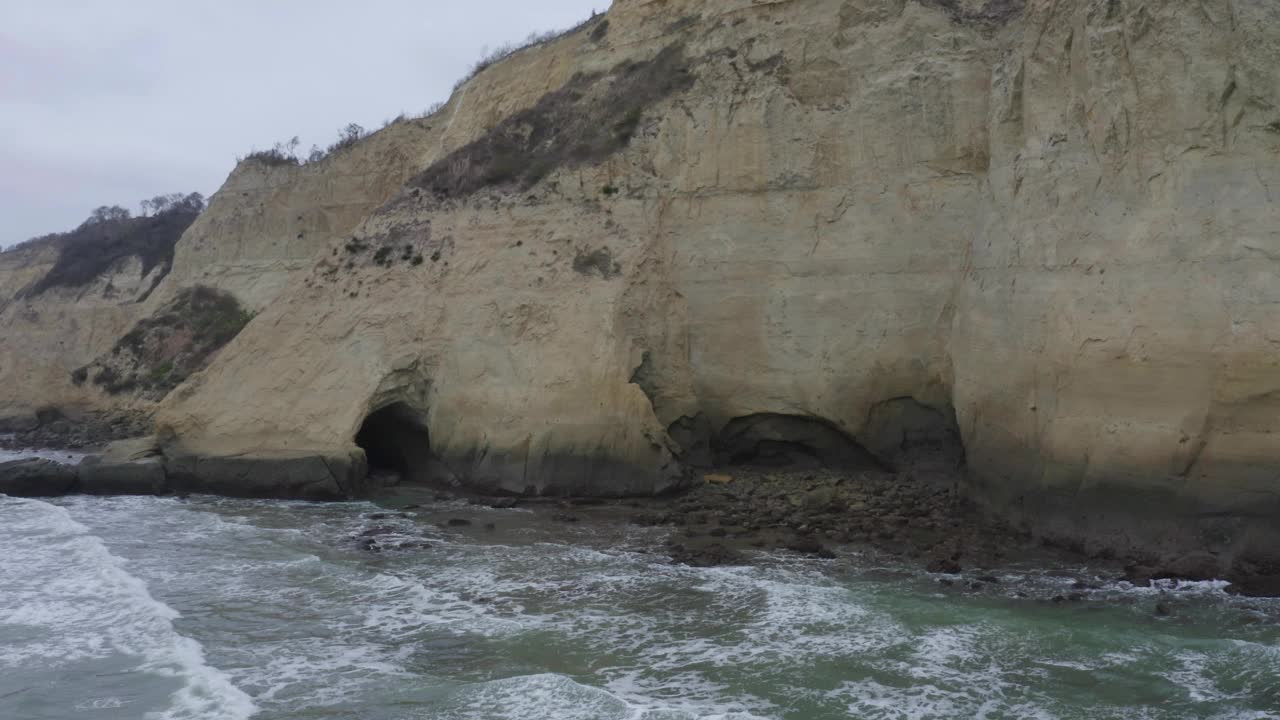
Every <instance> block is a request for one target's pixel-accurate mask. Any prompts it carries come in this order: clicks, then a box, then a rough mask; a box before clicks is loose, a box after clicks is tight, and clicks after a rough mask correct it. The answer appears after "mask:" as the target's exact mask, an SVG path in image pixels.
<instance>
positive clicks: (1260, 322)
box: [0, 0, 1280, 561]
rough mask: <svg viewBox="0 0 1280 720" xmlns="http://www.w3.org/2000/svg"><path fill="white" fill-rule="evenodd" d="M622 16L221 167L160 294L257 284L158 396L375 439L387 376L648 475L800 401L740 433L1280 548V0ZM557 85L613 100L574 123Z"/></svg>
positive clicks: (1001, 496) (1200, 540) (740, 6)
mask: <svg viewBox="0 0 1280 720" xmlns="http://www.w3.org/2000/svg"><path fill="white" fill-rule="evenodd" d="M605 21H607V26H606V25H604V24H603V22H601V23H594V24H591V25H589V26H588V27H586V28H584V30H583V31H582V32H579V33H575V34H571V35H569V36H567V37H564V38H562V39H559V40H557V41H555V42H553V43H550V44H548V45H545V46H541V47H537V48H533V49H530V50H527V51H523V52H520V53H517V54H516V55H515V56H513V57H512V58H510V59H508V60H506V61H504V62H502V63H499V64H497V65H495V66H493V67H491V68H489V69H487V70H485V71H484V72H482V73H480V74H479V75H478V76H477V77H475V78H474V79H472V80H470V81H469V82H468V83H466V84H465V85H463V86H462V87H461V89H460V90H459V92H458V93H457V94H456V95H455V96H454V97H453V99H452V100H451V101H450V103H449V104H448V105H447V106H446V107H445V108H444V109H443V110H442V111H441V112H440V113H438V114H437V115H434V116H432V117H430V118H426V119H424V120H419V121H412V122H409V123H403V124H397V125H394V126H392V128H389V129H388V130H387V131H384V132H383V133H379V134H378V135H376V136H374V137H373V138H371V139H369V140H366V141H365V142H364V143H361V144H360V145H357V146H356V147H355V148H352V149H351V150H349V151H347V153H349V154H340V155H338V156H335V157H334V158H331V159H329V160H326V161H325V162H324V163H321V164H319V165H317V166H308V167H305V168H284V169H278V170H252V169H250V168H241V169H240V170H238V171H237V173H235V174H233V176H232V178H231V179H230V180H229V182H228V185H227V186H226V188H224V189H223V191H221V192H220V193H219V194H218V195H217V196H215V198H213V200H212V201H211V204H210V210H209V211H208V212H207V213H206V215H205V216H203V217H202V218H201V219H200V220H199V221H197V223H196V225H195V226H193V227H192V229H191V231H189V233H188V235H187V236H186V237H184V239H183V241H182V242H181V243H180V244H179V246H178V248H177V254H176V260H175V266H174V269H173V271H172V272H171V273H170V275H169V277H167V278H166V279H165V282H164V283H163V284H162V286H161V287H160V288H159V289H158V290H157V293H156V295H157V298H159V299H157V300H154V301H152V302H161V301H162V300H163V299H164V298H165V297H172V296H173V294H174V293H176V292H178V291H179V289H180V288H182V287H189V286H191V285H193V284H209V285H211V286H214V287H218V288H221V289H225V290H229V291H231V292H232V293H233V294H235V295H236V296H237V297H238V298H239V299H240V300H241V302H243V303H244V304H246V306H248V307H250V308H251V309H253V310H256V311H260V312H259V314H258V315H257V316H256V317H255V319H254V320H253V321H252V322H251V323H250V324H249V325H248V327H247V328H246V329H245V330H244V331H243V332H242V333H241V334H240V335H239V336H237V337H236V338H235V340H233V341H232V342H231V343H230V344H229V345H227V346H226V348H225V349H224V350H223V351H222V352H221V353H220V354H219V355H218V357H217V358H216V360H215V361H214V362H213V364H212V365H211V366H210V367H209V368H208V369H207V370H205V371H204V372H202V373H199V374H197V375H196V376H194V377H193V378H192V379H190V380H189V381H188V382H186V383H185V384H184V385H182V386H181V387H180V388H178V390H176V391H175V392H174V393H172V394H170V395H169V396H168V397H167V398H166V399H165V401H164V403H163V406H162V408H161V411H160V413H159V416H158V418H159V424H160V429H161V431H162V433H163V437H164V438H165V451H166V453H167V455H169V456H170V457H174V458H177V457H191V458H197V459H198V458H231V457H238V456H248V457H262V458H271V457H277V456H279V455H281V454H283V456H286V457H290V458H298V457H304V458H305V457H324V458H330V457H338V458H343V457H349V456H350V457H357V458H358V457H359V456H360V450H359V448H357V446H356V445H355V439H356V436H357V434H358V432H359V430H360V428H361V427H362V426H363V425H364V424H365V421H366V419H367V418H369V417H370V416H371V415H373V414H375V413H376V412H378V411H379V410H382V409H384V408H387V407H389V406H392V405H396V404H399V405H403V406H404V407H406V408H408V410H409V411H410V412H411V413H412V414H413V415H414V416H415V417H417V418H419V419H420V420H421V424H422V425H423V426H424V428H425V433H426V436H428V437H429V454H430V457H431V458H432V459H433V462H435V461H438V462H439V463H441V464H442V466H443V468H444V471H445V472H447V473H448V475H449V476H450V477H451V478H452V479H453V480H454V481H456V482H459V483H464V484H468V485H472V486H475V487H478V488H483V489H485V490H490V491H496V492H508V493H520V494H548V493H591V494H615V495H618V494H635V493H652V492H660V491H662V490H665V489H669V488H672V487H675V486H677V485H678V484H679V482H680V479H681V477H682V473H683V470H684V466H685V465H686V464H688V463H694V464H696V463H697V462H705V461H709V460H711V459H713V458H714V455H715V453H716V451H717V449H723V447H724V445H723V444H721V445H717V444H716V441H717V438H720V439H721V440H723V438H725V437H729V436H735V435H736V433H737V430H738V429H740V428H742V427H744V425H750V424H751V421H750V419H751V418H761V417H785V418H805V419H811V420H813V421H815V422H819V423H821V424H822V427H824V428H827V429H829V430H830V431H831V433H833V435H832V436H825V435H824V436H823V438H820V439H816V437H817V436H814V437H811V438H809V439H808V440H805V439H804V438H800V437H799V436H798V435H797V433H794V432H788V433H783V434H782V435H779V434H778V432H773V434H774V435H777V436H778V437H762V438H756V439H755V440H753V441H752V442H754V443H755V444H756V445H759V442H758V441H767V442H774V443H783V444H787V443H790V444H792V445H794V444H796V443H799V444H800V445H804V443H806V442H808V443H809V444H810V445H813V444H814V443H817V444H819V445H822V446H824V447H835V446H837V445H841V443H844V442H846V441H847V443H848V447H850V448H861V449H864V450H866V451H867V453H868V454H869V455H870V456H873V457H874V458H876V459H877V460H878V461H881V462H886V463H888V464H891V465H899V464H902V463H912V464H915V463H919V462H920V461H921V459H922V455H923V456H925V457H924V460H927V461H929V462H932V463H933V464H932V465H929V467H954V466H955V465H957V464H959V463H960V462H962V461H963V462H967V467H968V472H969V474H970V477H971V479H972V483H971V488H970V490H971V493H972V494H973V496H974V497H975V498H977V499H979V500H981V501H983V502H985V503H987V504H988V505H989V507H991V508H992V509H993V510H995V511H997V512H999V513H1001V514H1003V515H1005V516H1008V517H1011V518H1013V519H1015V520H1018V521H1020V522H1021V523H1023V524H1024V525H1025V526H1026V527H1028V528H1029V529H1032V530H1033V531H1035V532H1038V533H1041V534H1044V535H1048V536H1053V537H1058V538H1061V539H1064V540H1068V541H1072V542H1081V543H1086V544H1093V545H1095V546H1097V547H1099V548H1102V547H1110V548H1121V549H1142V548H1157V547H1158V548H1159V549H1160V550H1161V551H1162V553H1163V552H1166V551H1170V550H1171V549H1172V548H1188V549H1193V550H1197V551H1206V552H1211V553H1214V554H1215V556H1218V557H1223V558H1227V560H1228V561H1229V560H1230V559H1231V558H1235V557H1246V556H1249V555H1251V554H1259V553H1261V554H1264V555H1265V554H1267V553H1272V554H1275V553H1277V552H1280V551H1277V550H1275V548H1280V543H1276V542H1273V540H1275V539H1276V538H1274V533H1275V531H1274V530H1272V529H1271V528H1273V527H1277V522H1276V521H1277V518H1280V485H1277V481H1276V479H1275V472H1274V468H1275V467H1277V460H1280V457H1278V455H1280V453H1277V451H1276V449H1275V448H1276V445H1275V443H1273V442H1271V439H1272V437H1273V433H1274V432H1275V430H1276V427H1277V421H1276V418H1277V417H1280V414H1277V412H1276V411H1277V410H1280V408H1278V407H1276V403H1277V400H1276V398H1277V397H1280V395H1277V388H1278V387H1280V367H1278V366H1277V362H1276V360H1275V357H1274V356H1275V353H1274V350H1275V347H1276V343H1277V342H1280V327H1278V326H1277V325H1276V323H1277V322H1280V321H1278V320H1277V319H1276V318H1278V317H1280V314H1277V313H1275V312H1273V310H1274V309H1275V306H1276V303H1277V300H1280V283H1278V282H1277V277H1276V274H1277V270H1278V269H1280V265H1278V263H1277V260H1278V259H1280V209H1278V208H1280V205H1277V203H1276V200H1277V198H1276V196H1275V193H1276V192H1280V189H1278V188H1280V112H1278V111H1277V110H1276V108H1277V107H1280V6H1277V5H1276V4H1275V3H1272V2H1267V1H1266V0H1206V2H1199V3H1194V4H1192V3H1150V2H1148V3H1140V2H1130V1H1127V0H1028V1H1027V2H1025V3H1023V2H1016V1H1013V0H928V1H923V0H772V1H768V0H665V1H660V0H619V1H618V2H616V3H615V6H614V7H613V9H612V10H611V11H610V13H609V15H608V17H607V18H606V19H605ZM601 28H603V30H602V29H601ZM653 68H659V69H660V70H661V72H653V71H652V70H653ZM627 83H633V84H635V87H636V88H638V89H639V90H642V92H639V91H638V92H632V93H626V94H625V96H626V97H627V98H632V99H634V98H639V99H641V100H643V102H638V103H637V105H636V107H634V108H633V107H627V108H625V112H622V110H623V108H621V107H615V106H610V107H608V108H603V109H602V107H601V105H600V104H601V103H606V102H615V103H616V102H618V98H619V97H621V95H620V94H619V93H618V92H616V90H617V89H618V88H620V87H622V88H629V87H632V86H629V85H627ZM549 97H550V98H553V99H556V100H557V102H556V103H550V102H544V100H546V99H547V98H549ZM611 99H612V100H611ZM566 104H567V105H566ZM566 106H571V107H574V108H578V109H580V110H581V111H582V113H584V114H583V115H582V116H583V117H590V118H593V119H596V120H597V121H598V122H597V123H596V125H599V127H593V128H592V129H591V131H590V132H587V131H581V132H576V133H557V132H556V131H557V128H561V127H563V125H564V123H558V122H551V121H552V120H555V119H556V118H555V117H553V116H554V113H555V112H557V111H556V110H555V108H561V109H562V108H563V107H566ZM614 110H618V112H614ZM579 145H581V147H579ZM526 160H527V161H529V162H528V163H527V164H521V163H522V162H523V161H526ZM0 280H3V275H2V274H0ZM87 360H88V358H86V359H85V360H83V361H82V362H87ZM953 419H954V422H953ZM774 430H776V428H774ZM726 431H727V432H726ZM771 432H772V430H771ZM757 434H759V433H757ZM766 435H767V433H766ZM783 435H785V437H783ZM832 437H834V438H837V439H839V442H836V440H833V439H831V438H832ZM793 449H794V448H793ZM352 453H355V455H351V454H352ZM219 462H221V461H219ZM210 467H212V466H210ZM219 467H221V466H219ZM228 468H229V469H228ZM224 470H225V471H224ZM241 470H242V468H241V469H237V468H231V466H227V468H224V469H222V470H218V472H217V473H215V474H217V475H218V477H219V478H220V479H219V480H218V482H216V483H214V485H213V487H214V488H215V489H221V488H224V487H231V486H234V485H236V483H239V482H241V481H242V480H243V478H244V477H245V476H244V475H243V474H242V473H241ZM198 474H199V473H194V474H193V476H194V475H198ZM302 476H306V477H310V476H309V475H307V473H302ZM302 476H299V477H300V478H301V477H302ZM334 476H335V477H336V476H342V473H337V474H336V475H334ZM317 477H318V475H317ZM310 482H311V481H310V480H304V479H300V480H299V483H300V485H299V487H304V486H309V483H310ZM321 482H328V481H324V480H323V478H321ZM339 484H340V483H339ZM1268 548H1271V549H1270V550H1268Z"/></svg>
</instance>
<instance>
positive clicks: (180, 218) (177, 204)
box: [25, 193, 204, 297]
mask: <svg viewBox="0 0 1280 720" xmlns="http://www.w3.org/2000/svg"><path fill="white" fill-rule="evenodd" d="M159 199H166V200H171V202H166V204H165V205H164V207H163V208H162V209H161V210H160V211H159V212H155V213H154V214H152V215H150V216H145V217H136V218H135V217H130V215H129V211H128V210H125V209H124V208H121V207H118V206H117V207H102V208H98V209H97V210H95V211H94V212H93V214H92V215H91V216H90V217H89V219H87V220H85V221H84V223H82V224H81V225H80V227H78V228H76V229H75V230H72V231H71V232H69V233H63V234H62V235H60V236H58V238H57V240H56V242H57V243H58V244H59V245H60V250H59V253H58V259H57V261H56V262H55V263H54V265H53V267H51V268H49V272H48V273H46V274H45V276H44V277H43V278H41V279H40V280H39V281H38V282H36V284H35V285H32V286H31V287H30V289H29V290H27V291H26V292H25V295H26V296H27V297H35V296H37V295H40V294H41V293H43V292H45V291H46V290H49V289H50V288H55V287H69V288H75V287H83V286H85V285H88V284H89V283H91V282H93V281H94V279H96V278H97V277H98V276H99V275H102V274H103V273H104V272H106V271H108V270H110V269H111V267H112V266H114V265H115V264H116V263H117V262H119V261H120V260H123V259H125V258H127V257H132V256H136V257H137V258H139V259H140V260H141V261H142V273H143V274H144V275H145V274H147V273H150V272H151V271H152V270H153V269H154V268H156V267H161V266H162V267H163V270H162V272H161V273H160V274H159V275H157V276H156V277H155V278H153V280H152V285H151V287H152V288H154V287H155V286H156V284H158V283H159V282H160V279H161V278H163V277H164V276H165V275H166V274H168V272H169V269H170V268H171V267H172V265H173V248H174V246H175V245H177V243H178V239H179V238H181V237H182V233H184V232H186V231H187V228H188V227H191V223H193V222H195V220H196V218H197V217H198V216H199V215H200V213H201V212H202V211H203V210H204V197H203V196H202V195H200V193H191V194H189V195H181V196H160V198H157V200H159ZM147 202H148V205H144V208H149V207H151V205H150V203H152V202H154V201H147Z"/></svg>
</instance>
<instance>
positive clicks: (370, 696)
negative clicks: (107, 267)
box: [0, 496, 1280, 720]
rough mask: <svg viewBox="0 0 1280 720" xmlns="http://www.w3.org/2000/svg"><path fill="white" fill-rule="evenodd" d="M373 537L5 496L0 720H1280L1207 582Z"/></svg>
mask: <svg viewBox="0 0 1280 720" xmlns="http://www.w3.org/2000/svg"><path fill="white" fill-rule="evenodd" d="M382 513H385V510H384V509H382V508H379V507H377V506H375V505H372V504H366V503H349V504H337V505H313V504H306V503H290V502H260V501H240V500H228V499H219V498H204V497H193V498H188V499H185V500H180V499H172V498H102V499H95V498H67V499H63V500H58V501H54V502H43V501H37V500H22V499H14V498H7V497H3V496H0V718H4V719H5V720H27V719H32V720H34V719H37V718H50V719H53V718H57V719H59V720H65V719H66V718H93V719H95V720H98V719H102V720H113V719H124V718H128V719H131V720H136V719H139V718H155V719H173V720H204V719H214V718H216V719H219V720H244V719H247V718H256V719H261V720H269V719H270V720H284V719H286V718H287V719H302V718H306V719H309V720H316V719H321V718H324V719H329V718H334V719H336V718H343V719H351V720H356V719H359V720H391V719H393V718H394V719H401V718H403V719H405V720H408V719H410V718H413V719H422V720H429V719H438V720H446V719H448V720H465V719H476V720H480V719H486V720H488V719H498V718H510V719H512V720H538V719H543V718H545V719H547V720H622V719H628V720H685V719H692V718H706V719H711V718H717V719H724V720H731V719H732V720H745V719H749V718H795V719H801V718H868V719H880V718H884V719H887V718H993V719H994V718H1018V719H1022V718H1080V719H1082V720H1083V719H1086V718H1087V719H1089V720H1094V719H1101V718H1116V719H1121V718H1123V719H1126V720H1128V719H1131V718H1223V719H1224V720H1226V719H1231V720H1236V719H1240V718H1280V603H1277V602H1276V601H1272V600H1263V601H1259V600H1244V599H1237V598H1232V597H1230V596H1228V595H1226V594H1225V593H1224V592H1223V591H1222V589H1221V587H1220V586H1219V585H1216V584H1213V583H1200V584H1188V585H1182V586H1176V585H1168V586H1165V587H1163V588H1160V589H1133V588H1129V587H1128V586H1126V585H1124V584H1114V583H1110V584H1103V586H1102V587H1101V588H1100V589H1097V590H1091V591H1087V592H1086V594H1087V595H1088V597H1087V599H1085V600H1083V601H1078V602H1072V601H1058V602H1054V601H1053V600H1052V598H1053V597H1055V596H1058V595H1065V594H1068V593H1070V592H1073V591H1072V590H1071V588H1070V585H1071V583H1072V582H1074V580H1072V579H1071V578H1066V577H1059V576H1058V575H1057V574H1056V573H1052V572H1048V570H1047V569H1045V568H1036V567H1008V568H1001V569H999V570H998V571H997V573H998V574H999V576H1000V578H1001V582H1000V583H999V584H998V585H985V586H983V588H982V589H978V590H970V589H967V588H966V586H965V584H964V583H960V584H957V585H954V586H952V587H945V586H943V585H941V584H940V583H939V582H938V580H939V578H938V577H936V576H931V575H929V574H927V573H924V572H922V571H920V570H918V569H916V568H913V567H911V566H907V565H899V564H895V562H894V561H891V560H885V559H880V558H874V557H870V556H867V555H860V554H858V553H856V552H853V551H848V550H846V551H845V552H843V553H841V555H840V557H839V558H837V559H836V560H807V559H800V558H796V557H789V556H784V555H765V556H761V557H760V558H759V562H758V563H757V564H755V565H752V566H749V567H732V568H707V569H696V568H688V567H680V566H672V565H670V564H668V563H667V562H666V560H665V558H664V557H663V556H662V554H661V553H660V552H657V550H658V548H659V547H660V543H661V541H662V540H663V539H664V535H663V533H664V531H663V530H661V529H654V528H637V527H631V526H628V525H626V524H625V523H619V522H591V521H584V522H581V523H577V524H574V525H566V524H563V523H556V522H552V521H551V520H549V519H548V518H546V517H543V516H541V515H540V514H539V513H534V512H530V511H527V510H520V509H516V510H489V509H477V508H474V507H468V506H465V505H462V504H460V503H457V504H444V505H432V506H427V507H423V508H421V509H418V510H413V511H410V512H409V513H407V516H405V517H400V516H397V515H392V516H390V517H386V516H383V514H382ZM452 518H463V519H467V520H469V521H470V522H471V525H468V526H451V525H450V524H449V522H448V520H450V519H452ZM489 523H492V524H493V526H494V527H493V528H491V529H490V528H486V527H485V526H486V525H487V524H489ZM1077 570H1078V571H1079V572H1080V573H1082V574H1083V575H1085V576H1087V575H1088V574H1089V569H1088V568H1079V569H1077ZM1157 603H1162V604H1164V605H1165V606H1166V607H1167V608H1168V609H1169V610H1170V611H1171V612H1172V615H1171V616H1168V617H1157V615H1156V613H1155V612H1154V610H1155V606H1156V604H1157Z"/></svg>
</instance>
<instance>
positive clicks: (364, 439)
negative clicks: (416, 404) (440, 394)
mask: <svg viewBox="0 0 1280 720" xmlns="http://www.w3.org/2000/svg"><path fill="white" fill-rule="evenodd" d="M356 445H358V446H360V448H361V449H363V450H364V452H365V456H366V458H367V460H368V464H369V475H370V477H373V478H379V479H382V480H384V481H386V482H387V483H389V484H395V483H397V482H413V483H441V482H446V481H448V480H449V478H450V473H449V472H448V469H447V468H446V467H445V466H444V464H443V463H442V462H441V461H440V459H439V458H438V457H437V456H436V454H435V453H434V452H432V450H431V433H430V431H429V430H428V429H427V421H426V416H425V414H424V413H422V412H421V411H419V410H417V409H415V408H413V407H411V406H410V405H408V404H407V403H403V402H398V403H393V404H391V405H387V406H385V407H383V408H380V409H378V410H375V411H374V412H372V413H370V415H369V416H368V417H367V418H365V420H364V423H363V424H361V426H360V430H359V432H357V433H356Z"/></svg>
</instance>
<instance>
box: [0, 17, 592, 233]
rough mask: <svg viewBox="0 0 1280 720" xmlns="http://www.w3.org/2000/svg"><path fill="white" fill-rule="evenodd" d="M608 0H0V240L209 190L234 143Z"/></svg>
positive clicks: (330, 114) (317, 119) (334, 121)
mask: <svg viewBox="0 0 1280 720" xmlns="http://www.w3.org/2000/svg"><path fill="white" fill-rule="evenodd" d="M608 4H609V0H465V1H462V2H459V1H457V0H358V1H352V2H333V1H331V0H218V1H217V2H207V1H206V2H189V1H185V0H122V1H119V2H106V1H105V0H0V245H10V244H13V243H15V242H18V241H21V240H25V239H27V238H29V237H33V236H36V235H42V234H45V233H48V232H54V231H61V230H68V229H71V228H72V227H74V226H76V225H78V224H79V223H80V222H81V221H82V220H83V219H84V218H85V217H87V216H88V215H89V212H90V211H91V210H92V209H93V208H95V207H97V206H99V205H116V204H118V205H124V206H126V207H128V208H129V209H131V210H133V211H134V212H135V213H136V212H137V211H138V201H139V200H142V199H143V198H149V197H153V196H155V195H159V194H161V193H169V192H184V193H185V192H192V191H198V192H202V193H204V194H205V195H206V196H207V195H212V194H213V192H214V191H215V190H217V189H218V186H219V185H221V184H222V181H223V180H224V179H225V178H226V176H227V173H229V172H230V171H231V168H232V166H233V165H234V163H235V158H236V156H237V155H244V154H246V153H247V152H249V151H250V150H251V149H254V148H258V149H264V148H269V147H271V145H272V144H273V143H275V142H276V141H277V140H284V139H287V138H289V137H292V136H294V135H298V136H300V138H301V139H302V147H303V149H304V151H305V149H306V148H308V147H310V146H311V145H312V143H315V144H319V145H321V146H323V145H327V144H328V143H330V142H332V140H333V139H334V138H335V137H336V136H337V132H338V128H340V127H341V126H343V125H346V124H347V123H350V122H357V123H360V124H361V125H364V126H365V127H367V128H370V129H374V128H378V127H380V126H381V125H382V123H383V121H384V120H386V119H389V118H392V117H395V116H396V115H398V114H399V113H400V112H401V111H404V112H409V113H414V112H421V111H423V110H425V109H426V108H427V107H429V106H430V105H432V104H433V103H435V102H437V101H441V100H444V99H446V98H447V97H448V94H449V91H450V89H451V88H452V86H453V83H454V81H455V80H457V79H458V77H460V76H461V75H462V74H463V73H465V72H466V70H467V68H468V67H470V65H471V64H472V63H473V62H474V61H475V60H476V58H478V57H479V56H480V54H481V52H482V50H483V49H484V48H486V47H490V48H492V47H496V46H498V45H501V44H502V43H504V42H508V41H513V40H520V39H523V38H524V37H526V36H527V35H528V34H529V33H530V32H531V31H535V30H537V31H543V30H551V29H559V28H563V27H568V26H570V25H573V24H575V23H577V22H578V21H580V20H582V19H584V18H586V17H587V16H589V15H590V14H591V11H592V10H600V11H603V10H605V9H607V7H608Z"/></svg>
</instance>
